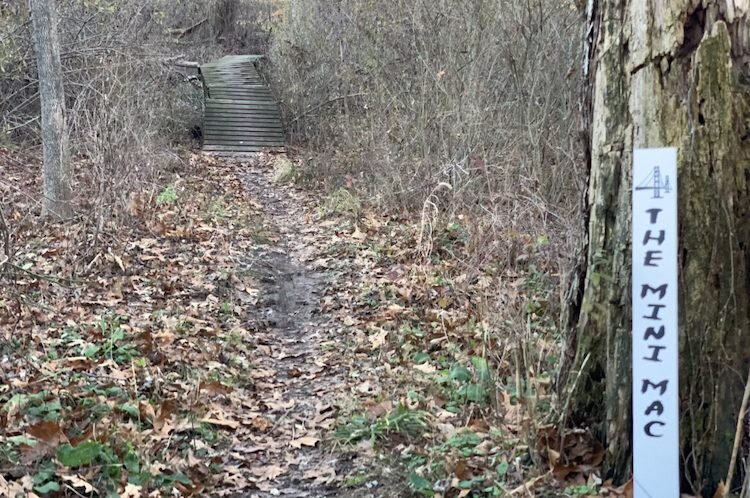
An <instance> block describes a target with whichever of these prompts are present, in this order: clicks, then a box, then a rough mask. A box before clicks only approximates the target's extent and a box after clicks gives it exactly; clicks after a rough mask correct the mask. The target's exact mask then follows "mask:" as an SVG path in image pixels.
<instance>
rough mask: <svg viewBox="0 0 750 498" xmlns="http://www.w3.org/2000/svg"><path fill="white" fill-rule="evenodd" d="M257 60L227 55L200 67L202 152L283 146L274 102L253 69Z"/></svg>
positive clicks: (233, 151)
mask: <svg viewBox="0 0 750 498" xmlns="http://www.w3.org/2000/svg"><path fill="white" fill-rule="evenodd" d="M260 57H261V56H257V55H230V56H226V57H223V58H221V59H219V60H217V61H215V62H211V63H209V64H204V65H203V66H201V73H202V75H203V82H204V85H205V88H206V103H205V109H204V116H203V150H204V151H206V152H225V153H243V152H258V151H261V150H263V149H265V148H268V147H283V146H284V132H283V130H282V127H281V113H280V112H279V106H278V103H277V102H276V101H275V100H274V98H273V96H272V95H271V91H270V90H269V89H268V87H267V86H266V85H265V84H264V83H263V80H262V79H261V77H260V74H259V73H258V70H257V69H256V68H255V62H256V61H257V60H258V59H259V58H260Z"/></svg>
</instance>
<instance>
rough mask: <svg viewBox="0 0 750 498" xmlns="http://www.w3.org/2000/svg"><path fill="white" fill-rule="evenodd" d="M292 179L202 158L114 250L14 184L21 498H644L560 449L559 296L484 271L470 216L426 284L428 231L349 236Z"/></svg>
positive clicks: (509, 274)
mask: <svg viewBox="0 0 750 498" xmlns="http://www.w3.org/2000/svg"><path fill="white" fill-rule="evenodd" d="M272 161H273V159H272V157H269V156H267V155H261V156H260V157H258V158H256V159H254V160H252V161H249V162H247V161H240V162H235V161H229V160H219V159H216V158H210V157H204V156H197V155H194V156H191V157H189V158H187V159H186V161H185V164H184V166H183V169H182V170H180V171H179V172H177V173H176V174H175V175H174V176H173V177H170V178H166V179H165V181H164V182H163V185H161V186H160V187H159V188H158V189H156V190H155V191H154V192H144V193H141V194H139V195H135V196H131V197H130V198H129V199H128V201H127V210H128V211H129V214H128V216H129V218H127V219H124V220H123V219H121V220H117V222H115V220H109V221H106V222H105V223H104V224H103V225H102V226H101V227H98V228H96V229H95V227H94V226H91V225H89V224H87V223H86V222H85V220H84V221H81V222H78V223H69V224H65V225H39V224H38V223H37V222H36V221H35V219H34V217H33V216H28V213H29V211H30V210H33V209H34V208H33V206H32V205H31V204H30V203H29V202H28V200H27V199H26V196H25V194H24V192H25V191H26V190H28V189H29V186H30V185H31V186H32V187H33V188H36V186H35V185H34V180H33V176H34V175H35V174H36V170H35V169H32V168H29V166H28V165H25V164H15V165H14V166H13V169H12V170H11V171H9V172H8V175H6V177H5V178H7V180H6V181H7V182H9V183H7V184H6V183H2V184H0V195H1V196H2V198H3V199H4V200H6V201H8V202H6V204H7V205H8V206H11V208H10V211H9V212H6V216H7V217H8V219H9V221H10V223H11V224H12V225H13V230H14V240H13V242H14V259H13V266H12V267H11V268H10V271H9V272H6V273H5V274H4V276H3V277H2V278H4V279H5V280H4V281H3V283H4V284H6V285H3V286H2V289H1V290H0V341H3V342H2V344H1V345H0V377H2V378H3V379H4V380H5V381H6V382H5V386H4V387H3V388H0V449H6V450H7V451H6V452H5V453H4V452H2V451H0V459H3V460H2V461H1V462H0V467H2V468H4V469H6V470H7V469H12V471H9V472H4V473H2V474H0V494H2V493H5V492H8V493H10V492H16V491H18V492H34V490H35V489H36V490H38V489H43V490H47V492H48V493H54V492H55V489H54V488H55V486H58V487H60V488H61V489H62V487H64V486H68V487H70V488H71V489H74V490H76V491H75V492H76V493H90V492H91V489H90V487H93V488H95V489H97V490H99V491H102V490H110V491H113V492H116V493H119V494H120V496H133V497H135V496H143V495H149V496H167V495H170V496H172V495H182V496H225V495H226V496H231V495H233V494H236V493H237V492H243V493H249V494H250V495H252V493H258V494H260V495H262V496H267V495H268V494H271V495H276V494H287V495H294V496H305V493H314V492H315V490H316V489H320V490H331V489H338V488H342V487H343V486H349V487H352V488H360V489H359V491H361V492H362V496H382V497H385V496H399V495H403V494H408V493H411V492H415V493H423V494H429V493H433V494H434V496H442V497H446V498H449V497H450V498H453V497H457V496H469V495H470V493H472V491H476V492H479V491H481V492H485V491H486V490H489V491H486V492H488V493H489V492H492V493H496V494H498V493H499V494H498V495H499V496H502V495H504V494H510V495H518V496H527V495H528V494H529V493H533V490H534V489H537V488H539V487H553V488H555V489H566V488H567V487H571V486H578V487H579V488H581V487H583V488H585V489H588V486H591V487H592V489H593V488H599V489H600V490H601V491H602V492H608V493H610V494H611V495H613V496H620V495H621V494H622V495H624V494H626V488H625V487H623V488H615V487H612V486H610V485H609V483H601V482H600V481H599V479H598V467H599V465H600V463H601V458H602V457H603V450H602V448H601V446H600V445H598V443H597V442H596V441H594V440H593V439H592V438H590V437H589V436H588V435H587V434H586V433H581V432H576V431H572V432H571V431H566V432H563V433H562V434H560V433H558V429H557V428H555V427H546V426H543V427H541V428H540V427H539V426H538V422H537V420H538V419H539V417H541V416H543V411H544V410H549V407H550V405H552V404H553V403H554V398H553V396H552V394H551V389H550V374H549V373H550V371H551V370H552V368H553V367H554V365H555V362H556V360H555V355H556V354H557V353H558V352H559V351H558V350H557V348H558V344H557V343H556V339H555V335H554V319H553V317H552V316H551V312H550V309H549V308H550V307H551V306H552V304H551V303H552V301H553V299H551V297H553V296H551V291H550V289H551V287H552V286H551V285H550V284H549V282H546V281H545V279H546V278H549V277H548V272H546V271H545V270H543V269H540V268H536V269H534V270H533V272H532V271H531V270H530V269H528V268H517V267H509V266H507V265H504V264H500V263H498V262H497V261H498V260H499V259H500V258H499V257H497V256H498V255H496V254H494V253H493V252H492V251H494V250H495V248H494V246H492V247H488V248H487V252H486V253H484V254H483V255H482V257H484V258H485V259H483V260H482V262H481V264H478V263H477V261H476V260H471V261H470V260H469V259H470V258H476V257H478V256H477V255H476V254H474V253H472V252H471V248H469V247H468V246H467V240H469V239H468V237H467V236H466V234H465V231H466V230H468V228H469V227H468V226H463V225H462V223H463V224H464V225H467V223H465V218H462V216H463V215H461V214H457V216H456V218H455V221H453V222H451V223H447V224H446V226H444V227H442V228H440V227H435V231H434V233H433V234H432V235H433V238H434V240H433V241H432V245H431V248H432V252H431V259H430V261H427V262H425V260H424V259H423V256H422V252H420V251H418V250H416V249H417V245H418V238H419V227H418V226H415V225H414V224H413V223H412V220H409V219H405V218H398V217H393V216H388V215H383V214H378V213H374V212H364V213H362V215H361V216H360V217H359V218H358V219H357V220H351V219H348V218H345V217H344V218H342V219H339V218H336V217H335V216H334V217H331V216H328V215H327V213H326V212H325V211H321V210H320V209H318V208H317V205H322V204H323V203H324V201H323V200H322V199H317V198H315V197H310V196H307V195H305V194H302V193H300V192H299V191H298V189H296V188H295V187H294V186H290V185H273V184H272V183H270V182H272V180H271V177H272V175H271V174H270V171H271V170H272V168H271V167H270V166H269V165H268V163H269V162H272ZM7 185H12V187H11V188H9V187H7ZM22 189H26V190H22ZM507 238H508V241H509V244H512V245H513V247H517V248H523V250H524V252H525V254H526V255H527V256H528V257H526V258H524V259H523V261H524V262H528V261H530V260H531V261H533V256H534V250H535V249H534V248H535V247H536V245H538V244H536V242H535V241H534V240H533V238H531V237H530V236H528V235H524V234H521V233H518V232H515V231H508V234H507ZM535 244H536V245H535ZM463 258H465V259H466V260H464V259H463ZM524 264H525V263H524ZM540 264H541V263H540ZM540 414H541V415H540ZM334 434H335V437H334ZM534 438H535V439H534ZM332 442H333V443H336V444H334V445H333V447H334V448H336V450H337V451H336V452H334V453H331V451H330V449H331V447H332V445H331V443H332ZM377 454H381V455H384V454H385V455H387V458H386V459H383V460H379V459H377V458H376V455H377ZM382 462H390V463H388V464H387V468H383V467H382V466H383V465H384V464H383V463H382ZM535 462H536V463H538V464H540V466H539V467H537V466H535ZM110 468H111V469H117V470H116V471H115V470H112V471H111V472H110V471H105V469H110ZM43 469H46V470H44V472H46V473H44V472H42V470H43ZM383 475H387V476H390V477H388V478H387V479H385V478H383V477H381V476H383ZM32 477H33V478H32ZM45 486H47V487H45ZM583 488H581V489H583ZM350 491H352V494H351V496H359V495H357V494H356V492H357V491H355V490H350ZM346 492H347V493H348V492H349V490H348V491H346ZM263 493H265V495H263Z"/></svg>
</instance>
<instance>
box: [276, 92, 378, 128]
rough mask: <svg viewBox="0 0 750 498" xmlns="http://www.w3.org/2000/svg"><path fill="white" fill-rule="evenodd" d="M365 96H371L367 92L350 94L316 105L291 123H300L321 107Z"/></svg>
mask: <svg viewBox="0 0 750 498" xmlns="http://www.w3.org/2000/svg"><path fill="white" fill-rule="evenodd" d="M365 95H369V94H368V93H366V92H362V93H350V94H349V95H339V96H338V97H333V98H331V99H328V100H326V101H325V102H322V103H320V104H318V105H316V106H315V107H311V108H310V109H308V110H306V111H305V112H303V113H302V114H300V115H299V116H296V117H295V118H294V119H292V120H291V121H289V122H290V123H295V122H297V121H299V120H300V119H302V118H304V117H305V116H307V115H308V114H312V113H313V112H315V111H317V110H318V109H320V108H321V107H324V106H327V105H328V104H331V103H333V102H336V101H338V100H341V99H348V98H349V97H363V96H365Z"/></svg>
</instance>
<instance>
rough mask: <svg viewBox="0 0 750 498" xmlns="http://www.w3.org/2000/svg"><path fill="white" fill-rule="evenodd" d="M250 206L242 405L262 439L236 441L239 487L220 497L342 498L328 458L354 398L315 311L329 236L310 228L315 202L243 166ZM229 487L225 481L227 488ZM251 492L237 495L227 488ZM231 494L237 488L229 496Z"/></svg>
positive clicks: (337, 462)
mask: <svg viewBox="0 0 750 498" xmlns="http://www.w3.org/2000/svg"><path fill="white" fill-rule="evenodd" d="M241 166H242V167H241V168H240V171H243V172H244V173H243V178H242V180H243V183H244V185H245V188H246V191H247V195H248V202H252V203H255V204H257V205H260V207H262V211H263V212H264V219H263V221H262V226H259V227H258V229H259V232H258V236H259V239H260V240H261V242H262V243H261V244H260V245H259V246H258V248H257V249H256V250H255V251H253V253H252V254H248V255H247V261H246V262H245V264H244V265H243V267H244V268H243V270H244V271H245V272H247V274H248V275H250V276H251V277H252V278H253V279H254V280H255V281H256V282H257V283H258V289H259V294H258V302H257V305H256V306H255V307H254V310H253V311H251V312H250V313H248V316H250V317H251V318H250V319H249V323H247V324H246V326H247V329H248V330H250V331H252V336H251V337H247V338H245V341H247V342H249V343H250V344H251V347H252V348H253V351H254V353H255V354H254V358H253V359H252V366H251V369H252V373H251V376H252V377H253V378H254V379H255V381H254V383H253V386H252V388H251V389H249V390H248V393H247V396H249V397H250V398H253V399H254V400H256V401H257V402H258V403H256V404H253V406H254V407H259V408H260V414H259V418H258V419H259V420H264V421H266V422H265V425H266V427H258V429H259V431H257V432H259V434H258V435H253V436H251V438H250V440H249V441H248V440H235V442H234V444H233V445H232V447H230V448H228V452H229V454H230V455H232V454H235V455H236V456H237V457H238V458H237V466H236V468H234V469H232V467H231V465H230V467H229V469H230V475H232V472H231V470H233V471H234V473H233V475H232V476H233V477H236V479H237V480H236V481H235V482H234V483H233V482H226V483H224V484H223V486H222V487H223V488H224V493H223V495H224V496H250V497H259V498H260V497H268V496H293V497H327V496H347V494H346V493H344V492H342V491H341V490H340V489H341V474H342V472H344V471H345V468H346V466H347V465H348V463H347V462H346V461H343V460H342V458H341V456H340V454H339V453H336V452H332V451H331V450H330V446H331V445H330V441H329V440H327V439H328V438H329V435H330V432H331V430H332V429H333V427H334V424H335V419H336V416H337V412H338V407H337V402H338V400H340V399H342V398H343V397H345V396H346V394H347V392H348V391H349V390H350V389H351V386H350V385H349V382H347V373H348V372H347V371H346V368H345V367H344V366H342V362H340V361H338V360H337V356H336V355H337V353H339V351H338V348H337V346H336V344H337V340H338V337H337V334H336V327H335V326H334V324H332V319H331V317H329V316H327V315H326V314H324V313H321V312H320V302H321V299H323V297H324V295H325V294H326V292H327V285H328V282H329V281H330V279H331V278H333V276H332V274H330V273H328V272H327V271H326V270H325V269H324V268H321V267H320V262H319V261H318V260H319V256H320V255H319V254H318V249H317V248H318V247H319V246H320V244H321V242H322V239H325V238H326V237H327V236H328V235H327V234H326V233H325V230H321V227H320V225H319V223H316V222H315V221H313V220H312V219H311V213H312V212H313V210H314V206H313V203H312V202H311V199H310V198H309V197H308V196H307V195H306V194H305V193H303V192H302V191H301V190H299V189H297V188H295V187H292V186H289V185H285V184H282V183H279V182H276V181H275V180H274V172H273V170H272V168H271V167H269V166H268V165H266V164H262V163H261V162H260V161H259V160H254V159H249V160H246V161H242V164H241ZM230 481H231V479H230ZM247 481H249V482H250V486H249V487H250V488H252V487H255V488H257V490H256V491H249V490H247V489H245V490H243V491H242V492H232V491H231V489H232V488H234V489H242V488H245V487H246V485H247V484H248V483H247ZM235 486H236V487H235Z"/></svg>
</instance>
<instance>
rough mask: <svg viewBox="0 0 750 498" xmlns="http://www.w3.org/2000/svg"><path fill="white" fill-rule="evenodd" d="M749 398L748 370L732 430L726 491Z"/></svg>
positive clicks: (738, 446) (731, 474) (730, 482)
mask: <svg viewBox="0 0 750 498" xmlns="http://www.w3.org/2000/svg"><path fill="white" fill-rule="evenodd" d="M749 399H750V372H748V375H747V382H746V383H745V392H744V394H743V395H742V404H741V405H740V413H739V414H737V428H736V429H735V431H734V446H733V447H732V459H731V460H730V461H729V470H728V471H727V480H726V487H725V488H724V489H725V490H726V491H727V492H729V489H730V488H731V486H732V479H733V478H734V468H735V467H736V466H737V454H738V453H739V450H740V440H741V439H742V427H743V425H744V423H745V411H747V403H748V400H749Z"/></svg>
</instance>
